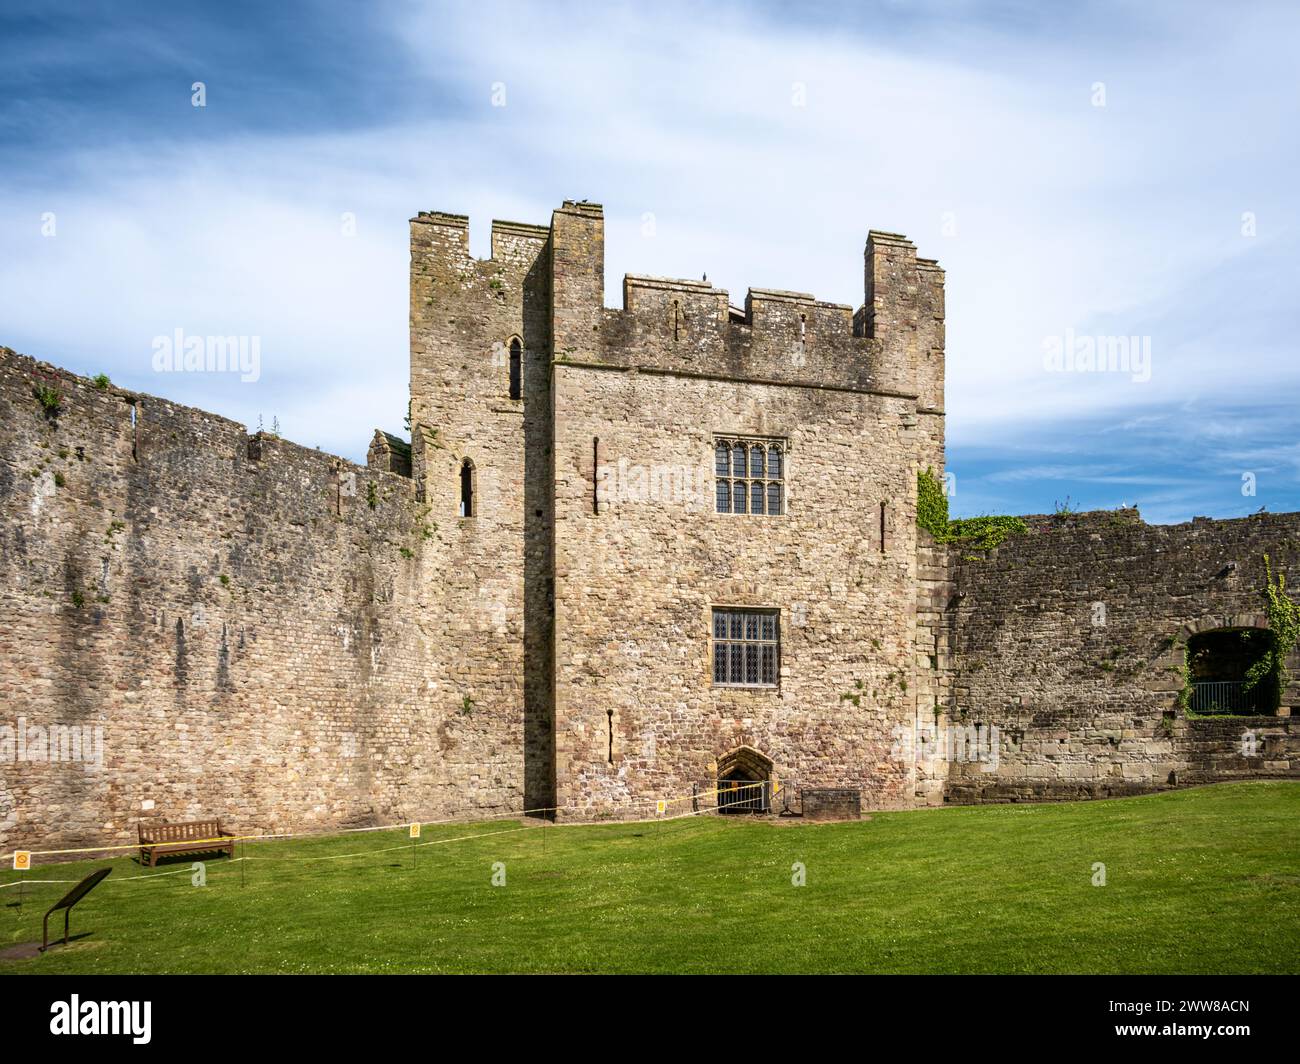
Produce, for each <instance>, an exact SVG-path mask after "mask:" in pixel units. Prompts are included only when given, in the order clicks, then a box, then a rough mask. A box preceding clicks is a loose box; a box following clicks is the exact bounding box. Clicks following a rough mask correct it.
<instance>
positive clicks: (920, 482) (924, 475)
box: [916, 469, 1029, 550]
mask: <svg viewBox="0 0 1300 1064" xmlns="http://www.w3.org/2000/svg"><path fill="white" fill-rule="evenodd" d="M916 523H917V524H918V525H920V526H921V527H922V528H924V529H925V530H926V531H927V532H929V533H930V535H932V536H933V537H934V538H935V541H936V542H939V543H958V544H961V545H962V546H964V547H972V548H974V549H976V550H992V549H993V548H994V547H996V546H997V545H998V544H1000V543H1001V542H1002V541H1003V540H1005V539H1006V538H1007V537H1008V536H1019V535H1023V534H1024V533H1026V532H1028V531H1029V528H1028V526H1027V525H1026V524H1025V523H1024V521H1022V520H1020V518H1018V517H1009V516H1005V515H999V516H985V517H959V518H956V519H950V518H949V517H948V496H947V495H945V494H944V490H943V485H942V484H940V483H939V479H938V477H936V476H935V475H934V470H933V469H926V470H924V471H923V472H919V473H917V474H916Z"/></svg>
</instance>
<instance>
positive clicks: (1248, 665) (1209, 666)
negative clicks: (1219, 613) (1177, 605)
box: [1187, 625, 1281, 714]
mask: <svg viewBox="0 0 1300 1064" xmlns="http://www.w3.org/2000/svg"><path fill="white" fill-rule="evenodd" d="M1273 645H1274V636H1273V633H1272V632H1271V631H1270V630H1269V629H1267V628H1263V627H1254V626H1244V625H1243V626H1233V627H1226V628H1211V629H1208V630H1204V631H1199V632H1195V633H1194V634H1192V635H1190V636H1188V639H1187V672H1188V680H1189V681H1190V682H1191V685H1192V697H1191V702H1190V703H1189V705H1188V708H1189V709H1190V710H1191V711H1192V712H1193V713H1207V714H1208V713H1214V714H1219V713H1237V714H1257V713H1273V712H1274V711H1275V710H1276V709H1277V705H1278V695H1280V694H1281V692H1280V691H1278V690H1277V689H1276V683H1275V682H1274V680H1273V678H1272V677H1270V676H1264V677H1263V678H1262V679H1258V678H1257V679H1255V680H1252V678H1251V676H1252V673H1251V670H1252V669H1255V668H1258V667H1259V666H1260V665H1261V663H1262V662H1263V661H1264V659H1265V658H1266V657H1267V656H1268V653H1269V651H1271V650H1272V649H1273Z"/></svg>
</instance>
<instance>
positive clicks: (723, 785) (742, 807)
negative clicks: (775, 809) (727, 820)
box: [718, 780, 772, 813]
mask: <svg viewBox="0 0 1300 1064" xmlns="http://www.w3.org/2000/svg"><path fill="white" fill-rule="evenodd" d="M771 787H772V782H771V780H763V781H761V782H756V781H750V780H718V812H719V813H766V812H767V811H768V809H770V808H771V804H772V802H771Z"/></svg>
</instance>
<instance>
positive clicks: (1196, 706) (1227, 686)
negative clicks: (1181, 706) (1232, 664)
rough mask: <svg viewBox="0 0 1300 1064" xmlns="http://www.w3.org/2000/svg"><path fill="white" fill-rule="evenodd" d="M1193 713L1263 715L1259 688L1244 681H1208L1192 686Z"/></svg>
mask: <svg viewBox="0 0 1300 1064" xmlns="http://www.w3.org/2000/svg"><path fill="white" fill-rule="evenodd" d="M1191 710H1192V712H1193V713H1262V712H1264V710H1263V709H1262V708H1261V702H1260V697H1259V688H1257V687H1256V688H1254V689H1251V690H1247V689H1246V682H1245V681H1244V680H1206V681H1202V682H1200V683H1193V684H1192V703H1191Z"/></svg>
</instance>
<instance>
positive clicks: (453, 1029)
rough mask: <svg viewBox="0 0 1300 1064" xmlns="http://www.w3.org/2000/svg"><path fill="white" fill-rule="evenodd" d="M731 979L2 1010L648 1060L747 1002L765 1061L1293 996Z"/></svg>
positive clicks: (1170, 1014) (415, 981)
mask: <svg viewBox="0 0 1300 1064" xmlns="http://www.w3.org/2000/svg"><path fill="white" fill-rule="evenodd" d="M737 978H740V977H727V976H717V977H681V978H677V979H674V978H673V977H670V976H658V977H641V976H625V977H610V976H599V977H583V976H576V977H575V976H566V977H562V978H561V977H554V978H552V977H545V976H521V977H513V978H512V977H499V976H480V977H473V976H454V977H452V976H447V977H440V976H67V977H64V976H51V977H42V976H8V977H4V978H0V1002H3V1005H2V1006H0V1013H2V1014H3V1016H4V1022H3V1025H4V1032H3V1034H4V1042H5V1045H6V1048H8V1049H10V1050H20V1049H23V1048H31V1049H38V1050H39V1049H47V1048H56V1047H57V1046H58V1045H59V1044H60V1043H61V1044H62V1045H64V1046H66V1047H70V1048H75V1049H79V1050H88V1049H89V1050H93V1049H95V1048H97V1047H99V1046H101V1045H107V1044H110V1043H112V1044H115V1045H118V1046H122V1047H124V1048H127V1049H128V1050H129V1049H140V1050H144V1051H148V1050H150V1049H164V1050H184V1049H189V1048H194V1047H196V1046H198V1045H202V1044H204V1043H215V1044H224V1045H227V1046H231V1045H240V1044H242V1045H243V1046H245V1047H246V1048H253V1047H256V1048H257V1049H258V1051H260V1052H264V1051H266V1050H267V1049H272V1048H274V1049H290V1050H299V1049H314V1048H317V1047H319V1048H321V1049H329V1050H333V1051H336V1052H337V1051H338V1050H340V1049H342V1048H346V1047H348V1046H351V1045H356V1046H358V1047H364V1048H366V1049H367V1051H371V1052H373V1050H374V1048H375V1039H376V1038H377V1037H378V1038H391V1037H393V1036H395V1035H397V1036H406V1037H412V1038H421V1039H424V1038H429V1037H430V1036H432V1037H434V1038H439V1037H440V1036H448V1035H454V1036H455V1037H456V1038H457V1040H458V1041H459V1042H461V1043H463V1042H464V1041H465V1040H466V1039H469V1040H470V1043H471V1045H472V1043H473V1040H474V1039H476V1038H477V1039H481V1040H482V1047H483V1051H484V1052H489V1053H491V1054H493V1055H499V1054H500V1053H502V1052H510V1051H511V1050H512V1049H513V1048H514V1047H515V1046H517V1047H518V1048H519V1050H520V1051H521V1052H530V1051H531V1052H536V1050H537V1048H538V1043H539V1042H550V1044H551V1045H552V1046H555V1045H556V1044H557V1043H556V1042H555V1041H554V1039H555V1038H556V1036H557V1035H558V1036H560V1038H561V1039H563V1038H566V1037H568V1038H572V1037H575V1036H580V1037H581V1039H582V1041H583V1042H584V1043H587V1044H592V1045H599V1044H603V1045H623V1044H628V1039H629V1037H630V1036H631V1037H632V1039H633V1040H634V1042H635V1044H636V1046H637V1047H638V1048H639V1049H640V1050H642V1051H643V1052H644V1051H647V1050H652V1049H654V1048H656V1046H663V1047H664V1048H665V1049H672V1048H675V1049H676V1050H677V1051H681V1049H682V1042H681V1039H682V1037H683V1033H684V1031H685V1030H687V1029H689V1028H687V1027H684V1026H683V1025H684V1024H690V1023H692V1022H700V1023H704V1024H708V1025H710V1027H712V1026H713V1025H716V1024H717V1023H719V1022H720V1015H719V1013H720V1011H721V1012H722V1013H724V1014H726V1015H728V1016H729V1017H731V1018H732V1019H733V1020H734V1010H735V1009H736V1007H737V1005H738V1004H739V1000H744V1001H745V1002H746V1003H745V1005H744V1006H743V1007H744V1010H745V1011H746V1012H751V1011H753V1010H761V1011H762V1013H763V1014H765V1017H766V1018H765V1019H764V1020H763V1023H762V1025H761V1027H758V1028H754V1029H752V1030H751V1032H750V1033H751V1035H757V1034H758V1033H759V1031H760V1030H767V1031H769V1037H772V1038H774V1039H779V1040H780V1042H781V1043H782V1044H781V1045H779V1046H778V1045H776V1044H771V1045H768V1046H766V1047H765V1048H763V1047H759V1046H755V1047H754V1051H755V1052H756V1053H759V1054H763V1053H768V1052H770V1053H773V1054H777V1053H779V1054H781V1055H783V1056H784V1055H789V1054H790V1053H792V1052H793V1053H796V1054H798V1055H800V1056H802V1055H806V1054H811V1053H822V1052H835V1053H837V1054H838V1053H843V1052H844V1051H845V1041H844V1040H845V1039H846V1038H849V1039H857V1040H860V1039H862V1037H863V1036H864V1035H866V1034H868V1033H870V1034H871V1035H872V1037H879V1036H882V1035H888V1036H893V1037H894V1038H899V1039H902V1038H906V1039H909V1040H913V1041H915V1042H916V1044H917V1045H918V1047H919V1046H921V1045H943V1044H952V1045H955V1046H972V1047H974V1046H976V1045H979V1046H983V1047H985V1048H996V1049H998V1050H1015V1049H1025V1050H1039V1051H1041V1050H1043V1049H1044V1048H1046V1047H1048V1046H1058V1047H1068V1048H1070V1049H1072V1050H1087V1049H1091V1048H1095V1047H1102V1046H1116V1047H1118V1046H1122V1045H1124V1044H1130V1045H1133V1046H1134V1047H1135V1048H1137V1047H1139V1046H1163V1047H1167V1048H1174V1047H1176V1048H1178V1049H1179V1050H1180V1051H1185V1050H1186V1049H1188V1048H1190V1047H1192V1046H1194V1045H1196V1044H1201V1045H1204V1046H1206V1047H1208V1048H1210V1049H1211V1050H1212V1051H1214V1052H1225V1051H1228V1052H1231V1051H1232V1050H1234V1049H1243V1048H1245V1049H1251V1050H1260V1049H1265V1048H1271V1047H1273V1046H1278V1047H1280V1046H1281V1045H1282V1044H1283V1040H1284V1039H1287V1038H1288V1035H1287V1031H1288V1030H1291V1031H1294V1016H1295V997H1296V991H1297V983H1296V980H1295V978H1294V977H1283V976H1213V977H1211V976H1114V977H1111V976H1051V977H1047V976H1023V977H1022V976H834V977H819V976H804V977H786V976H774V977H753V978H751V979H750V985H748V986H744V987H741V986H740V985H739V984H737V983H736V982H735V980H736V979H737ZM724 981H726V982H731V983H732V984H733V985H731V986H726V987H724V986H721V985H718V984H720V983H722V982H724ZM737 992H741V993H744V994H745V998H744V999H737V998H735V997H733V996H731V995H734V994H735V993H737ZM918 1039H919V1040H920V1041H916V1040H918ZM592 1040H594V1041H592ZM435 1044H436V1043H435ZM559 1044H561V1045H562V1044H563V1043H562V1042H561V1043H559ZM849 1044H850V1045H852V1044H854V1043H849ZM858 1044H861V1042H860V1041H859V1042H858ZM466 1051H468V1052H473V1050H472V1049H470V1048H469V1046H466ZM14 1059H17V1058H16V1057H15V1058H14Z"/></svg>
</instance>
